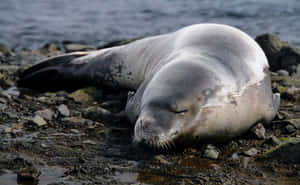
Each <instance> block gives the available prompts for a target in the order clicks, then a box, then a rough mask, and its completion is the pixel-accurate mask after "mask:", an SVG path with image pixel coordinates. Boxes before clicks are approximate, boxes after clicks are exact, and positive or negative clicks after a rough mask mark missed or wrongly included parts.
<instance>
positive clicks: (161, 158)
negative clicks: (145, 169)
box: [154, 155, 170, 164]
mask: <svg viewBox="0 0 300 185" xmlns="http://www.w3.org/2000/svg"><path fill="white" fill-rule="evenodd" d="M154 158H155V159H156V160H157V161H159V162H160V163H161V164H170V162H169V161H168V160H167V159H166V158H165V156H163V155H156V156H155V157H154Z"/></svg>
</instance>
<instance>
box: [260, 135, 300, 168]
mask: <svg viewBox="0 0 300 185" xmlns="http://www.w3.org/2000/svg"><path fill="white" fill-rule="evenodd" d="M278 139H279V140H280V141H281V143H280V144H278V145H277V146H275V147H273V148H271V149H270V150H268V151H267V152H265V153H264V154H263V155H262V156H261V158H262V159H275V160H278V161H280V162H284V163H291V164H300V157H299V156H300V138H295V137H294V138H278Z"/></svg>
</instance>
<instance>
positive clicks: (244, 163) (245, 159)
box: [242, 157, 251, 168]
mask: <svg viewBox="0 0 300 185" xmlns="http://www.w3.org/2000/svg"><path fill="white" fill-rule="evenodd" d="M250 160H251V159H250V157H243V158H242V163H243V167H244V168H247V167H248V164H249V161H250Z"/></svg>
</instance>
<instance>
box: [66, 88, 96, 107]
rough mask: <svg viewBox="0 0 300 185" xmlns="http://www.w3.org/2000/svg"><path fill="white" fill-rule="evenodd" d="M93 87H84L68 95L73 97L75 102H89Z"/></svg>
mask: <svg viewBox="0 0 300 185" xmlns="http://www.w3.org/2000/svg"><path fill="white" fill-rule="evenodd" d="M93 91H95V88H92V87H91V88H85V89H79V90H77V91H75V92H73V93H71V94H69V95H68V96H69V97H70V98H72V99H74V101H75V102H78V103H82V104H84V103H89V102H91V101H93V100H94V98H93V96H92V94H93V93H94V92H93Z"/></svg>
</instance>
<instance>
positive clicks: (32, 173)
mask: <svg viewBox="0 0 300 185" xmlns="http://www.w3.org/2000/svg"><path fill="white" fill-rule="evenodd" d="M17 174H18V181H21V182H22V181H31V182H37V181H38V179H39V176H40V174H41V172H40V171H39V170H37V169H36V168H34V167H26V168H22V169H20V170H19V171H18V172H17Z"/></svg>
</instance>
